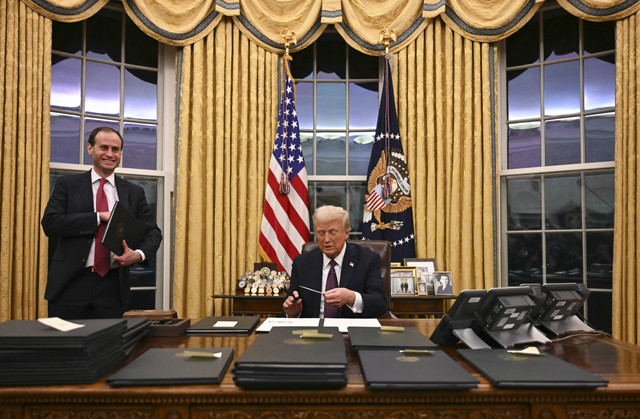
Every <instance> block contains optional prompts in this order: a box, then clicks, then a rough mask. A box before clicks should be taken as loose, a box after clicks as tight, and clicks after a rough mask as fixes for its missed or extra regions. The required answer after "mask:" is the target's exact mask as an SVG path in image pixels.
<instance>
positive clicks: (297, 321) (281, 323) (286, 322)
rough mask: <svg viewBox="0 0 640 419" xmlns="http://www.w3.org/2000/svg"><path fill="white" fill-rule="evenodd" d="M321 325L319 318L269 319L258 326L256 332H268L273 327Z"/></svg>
mask: <svg viewBox="0 0 640 419" xmlns="http://www.w3.org/2000/svg"><path fill="white" fill-rule="evenodd" d="M319 323H320V319H318V318H302V317H296V318H286V317H267V318H266V319H264V321H263V322H262V324H261V325H260V326H258V328H257V329H256V332H268V331H270V330H271V328H272V327H318V324H319Z"/></svg>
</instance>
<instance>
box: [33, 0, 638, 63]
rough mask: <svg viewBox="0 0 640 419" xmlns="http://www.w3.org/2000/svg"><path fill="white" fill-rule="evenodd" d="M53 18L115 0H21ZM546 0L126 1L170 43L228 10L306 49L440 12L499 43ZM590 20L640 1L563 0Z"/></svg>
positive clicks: (138, 19)
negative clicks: (321, 39) (331, 32)
mask: <svg viewBox="0 0 640 419" xmlns="http://www.w3.org/2000/svg"><path fill="white" fill-rule="evenodd" d="M22 1H23V2H25V3H26V4H27V5H29V6H30V7H31V8H32V9H34V10H36V11H37V12H38V13H40V14H42V15H44V16H47V17H49V18H50V19H53V20H59V21H62V22H75V21H79V20H83V19H86V18H88V17H90V16H92V15H93V14H95V13H96V12H97V11H98V10H100V9H101V8H102V7H103V6H104V5H105V4H106V3H108V1H109V0H22ZM544 1H545V0H122V4H123V5H124V7H125V10H126V12H127V14H128V15H129V17H130V18H131V19H132V20H133V21H134V22H135V23H136V24H137V25H138V26H139V27H140V29H142V30H143V31H144V32H145V33H147V34H148V35H149V36H151V37H153V38H155V39H157V40H158V41H160V42H164V43H167V44H171V45H178V46H183V45H189V44H191V43H193V42H195V41H197V40H199V39H201V38H203V37H205V36H206V35H207V34H209V33H210V32H211V31H212V30H213V28H214V27H215V26H216V25H217V24H218V23H219V21H220V19H221V18H222V16H230V17H231V18H232V19H233V21H234V23H235V25H236V26H237V27H238V28H239V29H240V30H241V31H242V32H243V33H244V34H245V35H246V36H248V37H249V38H250V39H252V40H253V41H254V42H256V43H257V44H259V45H261V46H262V47H263V48H265V49H267V50H269V51H272V52H280V51H282V50H283V49H284V42H283V41H284V40H283V38H282V35H281V34H282V32H283V31H284V30H289V31H291V32H294V33H295V35H296V38H297V44H295V45H293V46H292V48H291V49H292V50H293V51H296V50H300V49H303V48H305V47H306V46H308V45H309V44H311V43H312V42H313V41H314V40H315V39H316V38H317V37H318V36H320V34H321V33H322V32H323V31H324V28H325V27H326V26H327V25H335V27H336V29H337V31H338V32H339V33H340V34H341V36H342V37H343V38H344V39H345V40H346V42H347V43H348V44H349V45H351V46H352V47H353V48H355V49H357V50H359V51H362V52H364V53H367V54H381V53H382V52H383V51H384V48H385V47H384V45H382V42H381V40H380V32H381V31H382V30H384V29H385V28H387V29H389V30H391V31H393V33H394V34H395V37H396V38H395V40H394V41H391V43H390V49H391V51H397V50H399V49H402V48H404V46H405V45H406V44H407V43H409V42H411V41H412V40H413V39H414V38H415V37H416V36H417V35H418V34H419V33H421V32H422V31H423V29H424V27H425V26H427V25H428V24H429V22H430V21H431V19H433V18H435V17H437V16H440V17H441V18H442V19H443V21H444V22H445V23H446V24H447V25H448V26H449V27H451V29H453V30H454V31H456V32H457V33H459V34H460V35H462V36H464V37H465V38H468V39H471V40H474V41H483V42H494V41H498V40H500V39H504V38H506V37H508V36H509V35H511V34H512V33H513V32H515V31H517V30H518V29H519V28H521V27H522V26H523V25H524V24H525V23H527V21H528V20H529V19H530V18H531V16H532V15H533V14H534V13H535V12H536V11H537V10H538V9H539V8H540V6H541V5H542V4H543V3H544ZM557 1H558V3H559V4H560V6H561V7H563V8H564V9H566V10H567V11H568V12H570V13H572V14H573V15H575V16H577V17H579V18H581V19H586V20H592V21H605V20H616V19H621V18H624V17H627V16H629V15H631V14H633V13H635V12H636V11H638V9H640V0H557Z"/></svg>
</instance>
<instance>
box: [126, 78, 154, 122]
mask: <svg viewBox="0 0 640 419" xmlns="http://www.w3.org/2000/svg"><path fill="white" fill-rule="evenodd" d="M157 103H158V73H157V72H155V71H145V70H135V69H125V72H124V117H125V118H134V119H146V120H148V121H155V120H157V119H158V110H157Z"/></svg>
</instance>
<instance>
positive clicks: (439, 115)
mask: <svg viewBox="0 0 640 419" xmlns="http://www.w3.org/2000/svg"><path fill="white" fill-rule="evenodd" d="M396 67H397V70H396V71H394V73H395V78H396V79H397V82H395V84H396V86H398V88H397V95H396V97H397V98H398V99H397V100H398V118H399V125H400V133H401V137H402V139H403V140H404V142H405V144H403V147H404V149H405V153H406V155H407V159H408V165H409V175H410V178H411V185H412V199H413V212H414V220H415V222H414V229H415V231H416V254H417V256H418V257H429V258H436V262H437V264H438V269H439V270H447V271H451V273H452V277H453V278H454V286H455V290H456V292H459V291H460V290H463V289H474V288H490V287H493V286H495V284H494V280H495V272H494V263H496V260H495V259H494V258H495V257H496V252H497V247H496V239H495V236H494V234H495V231H497V230H495V229H496V228H497V225H496V221H495V218H494V217H495V216H496V201H497V197H496V196H495V194H496V189H495V185H496V183H495V174H496V173H495V167H496V166H495V162H496V159H497V156H496V154H495V153H496V152H495V150H496V143H495V141H496V137H495V131H494V130H495V123H496V116H495V110H496V88H495V86H496V80H497V78H496V77H497V67H496V51H495V48H493V46H492V45H490V44H486V43H479V42H473V41H470V40H468V39H465V38H463V37H461V36H460V35H458V34H457V33H456V32H454V31H453V30H452V29H451V28H449V27H448V26H446V25H445V24H444V23H443V22H442V20H440V19H439V18H437V19H434V20H433V21H432V24H431V25H429V26H428V27H427V28H426V30H425V31H424V32H423V33H422V34H421V35H420V36H418V38H417V39H416V40H415V41H414V42H412V43H411V44H410V45H409V46H407V48H405V49H404V50H402V51H400V52H399V53H398V57H397V64H396Z"/></svg>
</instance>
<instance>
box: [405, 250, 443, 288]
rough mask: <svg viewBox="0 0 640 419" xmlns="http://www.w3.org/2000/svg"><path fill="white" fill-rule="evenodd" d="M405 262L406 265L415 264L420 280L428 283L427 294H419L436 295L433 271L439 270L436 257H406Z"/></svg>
mask: <svg viewBox="0 0 640 419" xmlns="http://www.w3.org/2000/svg"><path fill="white" fill-rule="evenodd" d="M404 264H405V266H415V267H416V270H417V274H416V277H417V280H418V282H425V283H426V284H427V294H418V295H429V294H430V295H434V294H435V288H434V283H433V273H434V272H435V271H437V270H438V266H437V264H436V260H435V258H404Z"/></svg>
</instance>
